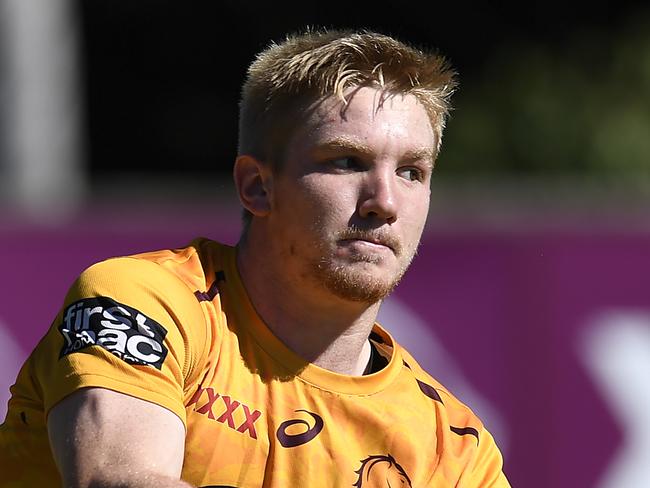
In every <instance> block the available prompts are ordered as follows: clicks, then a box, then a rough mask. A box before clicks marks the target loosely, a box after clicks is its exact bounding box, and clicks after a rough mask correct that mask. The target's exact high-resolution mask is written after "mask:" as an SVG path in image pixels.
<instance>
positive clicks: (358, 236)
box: [338, 228, 400, 255]
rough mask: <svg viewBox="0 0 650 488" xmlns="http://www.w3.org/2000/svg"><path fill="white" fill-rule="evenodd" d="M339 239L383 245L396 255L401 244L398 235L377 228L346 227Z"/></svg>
mask: <svg viewBox="0 0 650 488" xmlns="http://www.w3.org/2000/svg"><path fill="white" fill-rule="evenodd" d="M338 241H339V242H341V243H344V242H354V241H360V242H364V243H368V244H370V245H372V246H377V247H379V246H381V247H385V248H388V249H390V250H391V251H392V252H393V253H394V254H396V255H397V254H398V253H399V250H400V244H399V241H398V240H397V238H396V237H394V236H392V235H391V234H388V233H386V232H381V231H377V230H360V229H354V228H352V229H346V230H345V231H343V232H342V233H341V235H339V239H338Z"/></svg>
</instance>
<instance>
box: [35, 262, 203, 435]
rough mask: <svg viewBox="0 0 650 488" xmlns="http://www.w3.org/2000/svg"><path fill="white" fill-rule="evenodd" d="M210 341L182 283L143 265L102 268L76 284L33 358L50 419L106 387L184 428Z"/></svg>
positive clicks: (164, 271)
mask: <svg viewBox="0 0 650 488" xmlns="http://www.w3.org/2000/svg"><path fill="white" fill-rule="evenodd" d="M205 342H206V322H205V316H204V314H203V312H202V310H201V307H200V305H199V304H198V301H197V300H196V298H195V296H194V294H193V293H192V291H191V290H190V288H189V287H188V285H186V284H185V283H184V282H183V281H182V280H181V279H180V278H179V277H178V276H176V275H175V274H173V273H172V272H170V271H169V270H168V269H166V268H165V267H164V266H160V265H159V264H157V263H156V262H152V261H147V260H143V259H137V258H116V259H111V260H108V261H104V262H102V263H99V264H96V265H94V266H92V267H90V268H88V269H87V270H86V271H85V272H83V273H82V274H81V276H80V277H79V278H78V279H77V281H76V282H75V283H74V284H73V286H72V287H71V289H70V291H69V292H68V294H67V296H66V299H65V302H64V305H63V308H62V309H61V311H60V312H59V314H58V316H57V317H56V319H55V321H54V323H53V324H52V327H51V328H50V330H49V331H48V333H47V335H46V336H45V338H44V339H43V340H42V341H41V343H40V344H39V346H38V347H37V354H35V355H34V360H35V368H34V371H35V375H36V378H37V383H38V384H39V385H40V388H41V389H42V392H41V393H42V397H43V403H44V408H45V413H46V414H47V412H49V410H50V409H51V408H52V406H54V405H55V404H56V403H57V402H59V401H60V400H61V399H63V398H64V397H65V396H67V395H69V394H70V393H72V392H74V391H76V390H78V389H80V388H86V387H100V388H107V389H110V390H114V391H117V392H120V393H124V394H127V395H131V396H133V397H137V398H140V399H143V400H147V401H150V402H153V403H156V404H158V405H160V406H162V407H164V408H167V409H169V410H171V411H172V412H174V413H175V414H176V415H177V416H178V417H179V418H180V419H181V420H182V421H183V423H186V418H185V407H184V404H183V398H184V392H185V384H186V380H187V377H188V374H189V372H190V371H192V370H193V369H194V368H195V367H196V363H197V361H200V354H201V352H202V351H203V348H204V344H205Z"/></svg>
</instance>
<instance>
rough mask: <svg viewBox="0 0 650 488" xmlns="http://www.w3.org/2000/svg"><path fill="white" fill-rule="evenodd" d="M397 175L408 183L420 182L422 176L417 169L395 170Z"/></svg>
mask: <svg viewBox="0 0 650 488" xmlns="http://www.w3.org/2000/svg"><path fill="white" fill-rule="evenodd" d="M397 175H398V176H400V177H401V178H404V179H406V180H409V181H422V180H423V174H422V171H420V170H419V169H417V168H400V169H398V170H397Z"/></svg>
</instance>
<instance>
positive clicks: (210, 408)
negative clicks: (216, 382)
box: [187, 386, 262, 439]
mask: <svg viewBox="0 0 650 488" xmlns="http://www.w3.org/2000/svg"><path fill="white" fill-rule="evenodd" d="M217 400H219V401H218V402H217ZM203 402H205V403H203ZM199 404H201V405H200V406H199ZM191 405H196V406H195V407H194V411H195V412H196V413H199V414H201V415H207V416H208V418H209V419H211V420H216V421H217V422H221V423H222V424H226V425H227V426H228V427H230V428H231V429H233V430H236V431H237V432H239V433H241V434H244V433H248V435H249V436H250V437H252V438H253V439H257V432H256V431H255V422H256V421H257V419H259V418H260V416H261V415H262V412H260V411H259V410H254V409H253V411H252V412H251V409H250V408H249V407H248V405H245V404H243V403H241V402H239V401H237V400H233V399H232V398H231V397H230V396H228V395H221V394H220V393H217V392H216V391H215V390H214V388H210V387H207V388H202V387H201V386H199V388H198V389H197V390H196V393H194V395H193V396H192V398H191V400H190V402H189V403H188V404H187V406H188V407H189V406H191ZM215 412H216V413H215ZM237 412H243V419H242V413H240V414H238V415H235V414H236V413H237ZM235 417H237V420H236V418H235Z"/></svg>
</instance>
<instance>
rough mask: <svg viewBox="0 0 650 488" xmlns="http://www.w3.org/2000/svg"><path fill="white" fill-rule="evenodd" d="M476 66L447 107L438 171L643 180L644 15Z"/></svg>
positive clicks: (648, 98) (649, 19) (647, 169)
mask: <svg viewBox="0 0 650 488" xmlns="http://www.w3.org/2000/svg"><path fill="white" fill-rule="evenodd" d="M485 66H486V68H485V69H484V70H483V72H482V73H481V74H480V75H479V76H477V77H476V78H474V79H472V80H466V82H465V83H464V84H461V89H460V90H459V92H458V93H457V95H456V98H455V100H454V104H455V106H456V109H455V110H454V111H453V112H452V116H451V119H450V120H449V124H448V129H447V131H446V135H445V141H444V144H443V151H442V154H441V156H440V162H439V165H440V169H439V171H440V172H441V173H442V174H453V173H457V172H462V173H467V172H471V173H472V174H477V175H480V174H495V173H506V172H507V173H523V174H531V175H533V174H541V173H544V174H545V175H551V176H552V175H558V176H562V175H563V174H568V173H570V174H585V175H588V176H604V177H608V178H609V177H612V176H616V175H619V174H620V175H624V176H626V177H629V176H630V174H639V175H641V174H643V175H646V176H647V175H648V174H650V14H648V15H641V14H637V15H635V16H634V18H632V19H629V20H628V21H627V22H626V23H624V25H621V26H619V27H618V28H614V29H610V30H608V31H595V30H592V31H588V32H587V31H582V32H575V33H574V34H573V35H572V36H571V37H570V38H568V39H566V40H564V41H563V43H562V45H557V44H556V45H551V44H546V45H543V44H539V43H538V44H530V43H529V44H521V45H517V46H512V45H511V46H504V47H502V48H501V49H498V50H497V51H496V52H495V54H494V55H493V56H492V57H491V58H490V59H488V60H486V62H485ZM462 82H463V79H462V73H461V83H462Z"/></svg>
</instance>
